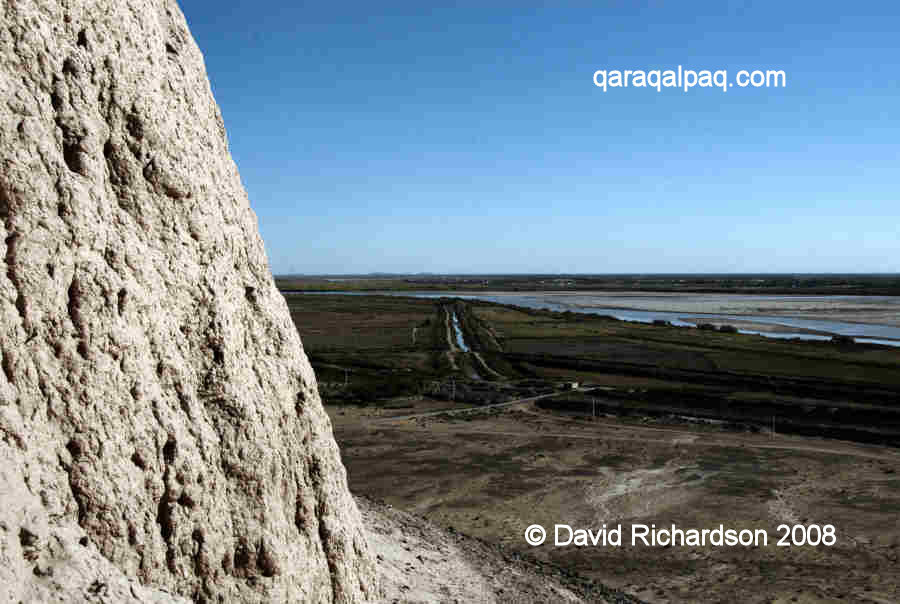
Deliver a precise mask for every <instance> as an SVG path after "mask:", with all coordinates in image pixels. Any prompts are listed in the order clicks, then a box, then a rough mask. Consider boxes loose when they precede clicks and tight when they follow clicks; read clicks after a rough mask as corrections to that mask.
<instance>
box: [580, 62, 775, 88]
mask: <svg viewBox="0 0 900 604" xmlns="http://www.w3.org/2000/svg"><path fill="white" fill-rule="evenodd" d="M594 85H595V86H597V87H598V88H601V89H602V90H603V92H608V91H609V90H610V89H612V88H652V89H653V90H656V91H657V92H662V89H663V88H675V89H679V90H682V91H684V92H687V91H688V90H690V89H691V88H718V89H719V90H721V91H722V92H728V89H729V88H733V87H734V86H735V85H737V87H738V88H785V87H787V74H786V73H785V72H784V70H783V69H765V70H763V69H753V70H747V69H741V70H740V71H738V72H737V73H735V75H734V78H729V77H728V70H727V69H719V70H716V71H710V70H708V69H700V70H694V69H684V68H683V67H682V66H681V65H679V66H678V68H677V69H651V70H646V71H645V70H642V69H633V70H632V69H625V70H619V69H598V70H597V71H595V72H594Z"/></svg>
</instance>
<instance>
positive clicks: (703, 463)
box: [286, 294, 900, 602]
mask: <svg viewBox="0 0 900 604" xmlns="http://www.w3.org/2000/svg"><path fill="white" fill-rule="evenodd" d="M286 299H287V301H288V305H289V307H290V310H291V314H292V317H293V319H294V322H295V323H296V325H297V328H298V330H299V331H300V333H301V335H302V337H303V340H304V345H305V348H306V351H307V354H308V355H309V357H310V360H311V362H312V364H313V366H314V368H315V370H316V374H317V376H318V380H319V386H320V391H321V394H322V396H323V400H324V401H325V404H326V409H327V410H328V412H329V414H330V415H331V417H332V422H333V426H334V431H335V436H336V438H337V440H338V443H339V445H340V447H341V451H342V456H343V461H344V464H345V465H346V467H347V471H348V476H349V483H350V487H351V489H352V490H354V491H355V492H357V493H359V494H362V495H366V496H369V497H373V498H376V499H380V500H383V501H385V502H387V503H390V504H392V505H394V506H396V507H399V508H402V509H404V510H406V511H409V512H413V513H416V514H420V515H422V516H424V517H426V518H428V519H429V520H431V521H433V522H435V523H437V524H439V525H441V526H445V527H450V526H452V527H454V528H455V529H456V530H458V531H460V532H462V533H465V534H469V535H471V536H474V537H478V538H481V539H484V540H486V541H488V542H492V543H500V544H503V545H504V546H506V547H507V548H509V549H511V550H513V551H515V552H518V554H520V555H522V556H529V557H533V558H536V559H538V560H543V561H546V562H547V563H552V564H554V565H559V566H562V567H564V568H566V569H569V570H570V571H571V572H572V573H574V574H576V575H578V576H581V577H584V578H585V579H586V580H594V581H599V582H602V583H604V584H607V585H609V586H611V587H615V588H619V589H622V590H624V591H626V592H628V593H631V594H632V595H634V596H635V597H637V598H640V599H642V600H645V601H649V602H696V601H710V602H716V601H724V600H733V601H734V600H736V601H742V602H839V601H860V602H866V601H868V602H887V601H896V600H897V599H900V588H898V577H897V576H896V572H895V569H896V565H897V563H898V556H900V521H898V518H900V474H898V472H900V450H898V449H897V448H896V447H897V445H898V444H900V411H898V409H900V407H898V402H900V371H898V369H900V349H897V348H893V347H888V346H879V345H869V344H858V343H852V342H847V341H842V340H840V339H838V340H835V341H831V340H823V341H817V340H795V339H787V340H779V339H771V338H766V337H763V336H754V335H746V334H739V333H733V332H731V331H729V330H721V329H717V328H714V329H696V328H688V327H675V326H671V325H666V324H641V323H632V322H624V321H618V320H615V319H612V318H609V317H604V316H600V315H595V314H594V315H592V314H584V313H577V312H571V311H569V312H554V311H549V310H541V309H529V308H522V307H514V306H511V305H504V304H497V303H490V302H484V301H478V300H461V299H456V298H450V297H442V298H432V299H428V298H407V297H396V296H370V295H355V296H346V295H330V294H329V295H306V294H287V295H286ZM454 319H455V321H454ZM455 325H459V328H460V330H461V335H462V338H463V339H464V341H465V348H467V349H468V351H466V350H465V348H462V347H460V346H459V341H458V339H457V334H456V333H455ZM636 523H642V524H647V525H651V524H655V525H656V526H657V527H670V526H671V525H673V524H674V525H677V526H678V527H679V528H683V529H691V528H693V529H705V528H709V529H712V528H716V527H718V526H719V525H720V524H721V525H724V526H725V527H726V528H734V529H736V530H741V529H749V530H758V529H762V530H765V531H767V533H768V535H769V543H768V545H767V546H766V547H744V546H737V547H716V546H711V545H708V544H707V545H706V546H703V547H687V546H685V547H681V546H677V547H671V546H669V547H644V546H637V547H632V546H631V545H630V536H629V535H628V534H627V530H628V527H630V526H631V525H632V524H636ZM531 524H541V525H543V526H545V527H546V528H547V529H548V532H550V533H551V534H552V527H553V525H554V524H568V525H571V526H573V527H579V528H590V529H594V530H596V529H599V528H600V527H601V526H602V525H603V524H606V525H608V526H613V525H616V524H621V525H622V526H623V527H625V530H626V535H625V538H624V542H625V543H623V546H621V547H575V546H567V547H554V546H553V545H552V543H545V544H543V545H541V546H538V547H532V546H530V545H528V544H527V543H526V542H525V539H524V530H525V528H526V527H528V526H529V525H531ZM780 524H787V525H789V526H793V525H796V524H802V525H804V526H809V525H813V524H815V525H817V526H820V527H824V526H826V525H832V526H834V527H835V531H836V537H837V539H836V543H835V544H834V545H833V546H824V545H818V546H811V545H804V546H790V547H778V546H776V545H775V543H776V542H777V541H778V538H779V536H780V533H779V532H778V526H779V525H780Z"/></svg>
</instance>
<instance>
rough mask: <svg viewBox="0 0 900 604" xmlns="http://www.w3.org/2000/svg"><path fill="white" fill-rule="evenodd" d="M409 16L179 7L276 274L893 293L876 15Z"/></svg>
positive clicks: (891, 51)
mask: <svg viewBox="0 0 900 604" xmlns="http://www.w3.org/2000/svg"><path fill="white" fill-rule="evenodd" d="M431 4H432V3H431V2H420V1H417V2H408V3H392V2H340V1H339V2H310V3H307V2H284V3H282V4H279V3H277V2H228V1H225V2H220V1H216V2H212V1H208V0H195V1H192V2H182V8H183V10H184V11H185V14H186V16H187V19H188V22H189V24H190V26H191V29H192V31H193V33H194V36H195V38H196V39H197V42H198V44H199V45H200V48H201V49H202V50H203V52H204V55H205V58H206V66H207V70H208V72H209V76H210V79H211V81H212V87H213V91H214V93H215V96H216V99H217V101H218V103H219V105H220V106H221V108H222V112H223V115H224V117H225V124H226V127H227V129H228V134H229V140H230V144H231V152H232V154H233V156H234V159H235V161H236V162H237V164H238V167H239V168H240V171H241V176H242V179H243V182H244V185H245V187H246V188H247V191H248V193H249V195H250V200H251V204H252V206H253V208H254V209H255V210H256V213H257V215H258V216H259V223H260V229H261V231H262V235H263V238H264V239H265V242H266V247H267V250H268V253H269V259H270V261H271V263H272V269H273V271H274V272H276V273H286V272H298V273H361V272H371V271H388V272H420V271H429V272H465V273H479V272H480V273H485V272H587V273H608V272H900V187H898V182H900V161H898V160H900V157H898V156H900V117H898V115H900V34H898V32H900V6H898V5H897V3H896V2H884V3H876V2H852V3H848V2H845V1H843V2H829V1H823V2H790V1H786V0H779V1H778V2H762V1H753V2H750V1H746V2H708V3H705V2H704V3H701V2H666V3H662V2H659V3H652V6H651V7H642V8H639V7H638V6H637V5H639V4H644V3H638V2H631V1H630V0H617V1H615V2H607V3H604V2H570V3H558V5H557V6H553V7H549V8H548V7H546V6H543V4H557V3H530V2H511V3H499V2H490V1H487V2H485V1H483V0H482V1H480V2H456V3H451V4H453V5H455V6H447V5H445V4H444V3H441V4H442V6H441V7H440V8H432V7H430V6H429V5H431ZM688 6H690V7H691V8H687V7H688ZM679 64H680V65H683V66H684V67H685V68H692V69H697V70H699V69H710V70H716V69H727V70H728V71H729V79H731V78H733V76H734V74H736V72H737V71H738V70H740V69H751V70H752V69H763V70H765V69H781V70H784V71H785V72H786V74H787V87H786V88H783V89H773V88H769V89H766V88H760V89H753V88H745V89H738V88H737V87H734V88H731V89H729V91H728V92H725V93H723V92H722V91H720V90H718V89H700V88H694V89H692V90H690V91H688V92H687V93H685V92H682V91H681V90H671V89H669V90H667V89H664V90H663V91H662V92H656V91H655V90H649V89H635V88H630V89H615V90H610V91H608V92H606V93H604V92H602V91H601V90H600V89H599V88H597V87H595V86H594V84H593V81H592V78H593V74H594V71H595V70H597V69H621V70H624V69H644V70H650V69H674V68H676V67H677V66H678V65H679Z"/></svg>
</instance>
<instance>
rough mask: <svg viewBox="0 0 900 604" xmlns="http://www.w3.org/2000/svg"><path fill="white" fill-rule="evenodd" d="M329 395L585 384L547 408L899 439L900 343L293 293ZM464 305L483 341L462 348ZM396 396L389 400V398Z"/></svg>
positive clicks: (485, 399)
mask: <svg viewBox="0 0 900 604" xmlns="http://www.w3.org/2000/svg"><path fill="white" fill-rule="evenodd" d="M287 300H288V304H289V307H290V310H291V315H292V317H293V319H294V322H295V323H296V325H297V327H298V329H299V331H300V333H301V335H302V337H303V341H304V345H305V347H306V350H307V353H308V355H309V357H310V361H311V362H312V364H313V367H314V368H315V370H316V373H317V376H318V379H319V384H320V389H321V392H322V395H323V397H324V398H325V399H326V400H327V401H328V402H330V403H332V404H334V403H341V402H343V403H354V404H372V403H378V401H383V400H384V399H392V398H399V397H410V396H413V397H419V396H423V395H432V396H434V397H435V398H443V399H447V398H454V399H456V400H465V401H468V402H471V403H489V402H501V401H503V400H510V399H514V398H518V397H522V396H527V395H531V394H534V393H536V392H546V391H548V390H551V389H553V388H562V387H564V385H565V384H567V383H569V384H570V383H571V382H579V383H581V384H582V385H588V386H591V387H593V388H596V390H595V391H594V393H592V394H591V395H582V396H581V399H578V397H577V396H576V397H575V398H573V397H571V396H570V397H568V398H567V399H564V401H563V402H560V403H559V404H558V405H557V404H556V403H555V402H554V401H553V400H551V401H544V402H543V403H542V405H543V406H545V407H546V408H556V409H559V410H560V411H564V412H573V411H577V410H578V409H582V410H583V409H587V405H588V403H589V402H590V401H592V400H596V399H597V397H598V396H601V397H602V399H603V402H602V404H601V407H602V409H603V412H604V413H614V414H618V415H629V416H634V415H646V416H650V417H668V416H697V417H704V418H710V419H718V420H722V421H726V422H729V423H731V424H739V425H747V426H751V427H753V428H754V429H761V428H764V427H766V426H767V424H768V423H769V422H770V421H771V419H772V417H773V416H778V417H779V418H780V419H779V422H780V427H781V428H782V429H784V430H791V431H795V432H801V433H818V434H832V435H834V436H839V437H843V438H852V439H856V440H874V441H877V442H888V441H890V442H893V441H894V440H895V439H896V438H898V437H900V405H898V404H897V403H898V402H900V371H898V370H897V369H898V367H900V349H896V348H889V347H884V346H876V345H861V344H852V343H847V342H845V341H833V342H831V341H809V340H776V339H769V338H765V337H762V336H752V335H744V334H738V333H734V332H733V331H732V330H728V329H721V328H720V329H715V330H704V329H692V328H680V327H673V326H671V325H667V324H659V325H656V324H638V323H630V322H623V321H618V320H616V319H613V318H609V317H603V316H598V315H588V314H578V313H572V312H553V311H548V310H531V309H524V308H517V307H510V306H505V305H501V304H494V303H490V302H483V301H462V300H459V299H453V298H440V299H423V298H404V297H398V296H376V295H330V294H322V295H318V294H317V295H305V294H289V295H288V296H287ZM453 315H455V316H456V317H457V319H458V321H459V324H460V327H461V329H462V331H463V334H464V338H465V341H466V343H467V344H468V346H469V347H470V348H471V350H472V352H462V351H460V350H459V349H458V347H457V346H456V335H455V332H454V331H453V330H452V327H451V317H452V316H453ZM379 404H385V403H379Z"/></svg>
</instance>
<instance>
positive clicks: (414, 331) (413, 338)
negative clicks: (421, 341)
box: [412, 327, 418, 346]
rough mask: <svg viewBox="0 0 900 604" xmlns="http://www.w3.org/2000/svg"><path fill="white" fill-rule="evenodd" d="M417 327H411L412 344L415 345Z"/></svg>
mask: <svg viewBox="0 0 900 604" xmlns="http://www.w3.org/2000/svg"><path fill="white" fill-rule="evenodd" d="M417 329H418V327H413V332H412V341H413V346H415V345H416V330H417Z"/></svg>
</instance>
